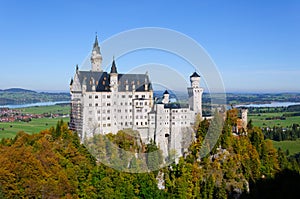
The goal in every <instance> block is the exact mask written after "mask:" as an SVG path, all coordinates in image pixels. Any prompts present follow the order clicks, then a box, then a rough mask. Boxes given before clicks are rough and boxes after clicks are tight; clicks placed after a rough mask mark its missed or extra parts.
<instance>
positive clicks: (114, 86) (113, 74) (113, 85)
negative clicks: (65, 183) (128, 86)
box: [110, 58, 118, 91]
mask: <svg viewBox="0 0 300 199" xmlns="http://www.w3.org/2000/svg"><path fill="white" fill-rule="evenodd" d="M110 90H111V91H118V71H117V67H116V62H115V59H114V58H113V62H112V64H111V68H110Z"/></svg>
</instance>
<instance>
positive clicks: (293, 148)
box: [272, 139, 300, 155]
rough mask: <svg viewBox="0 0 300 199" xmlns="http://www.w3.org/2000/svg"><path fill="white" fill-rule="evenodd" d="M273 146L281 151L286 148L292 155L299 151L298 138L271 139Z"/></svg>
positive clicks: (299, 141)
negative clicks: (278, 140)
mask: <svg viewBox="0 0 300 199" xmlns="http://www.w3.org/2000/svg"><path fill="white" fill-rule="evenodd" d="M272 142H273V145H274V147H275V148H276V149H277V148H281V149H282V150H283V151H286V150H287V149H288V150H289V152H290V155H293V154H295V153H299V152H300V139H298V140H285V141H280V142H277V141H272Z"/></svg>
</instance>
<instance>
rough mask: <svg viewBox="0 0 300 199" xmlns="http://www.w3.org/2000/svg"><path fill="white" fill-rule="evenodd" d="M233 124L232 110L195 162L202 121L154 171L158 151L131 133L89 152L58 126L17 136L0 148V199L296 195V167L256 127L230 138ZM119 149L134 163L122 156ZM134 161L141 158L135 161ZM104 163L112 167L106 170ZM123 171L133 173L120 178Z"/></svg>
mask: <svg viewBox="0 0 300 199" xmlns="http://www.w3.org/2000/svg"><path fill="white" fill-rule="evenodd" d="M216 117H219V116H218V115H216ZM235 122H236V114H235V111H229V112H228V113H227V119H226V121H225V125H224V127H223V131H222V134H221V136H220V137H219V140H218V144H217V146H219V147H218V148H216V147H215V148H213V149H212V151H211V153H210V154H208V155H206V156H205V157H203V158H201V159H200V158H199V156H200V153H201V147H202V145H204V143H203V139H204V137H205V136H206V134H207V132H208V127H209V121H207V120H204V121H202V122H201V123H200V124H199V126H198V131H197V133H196V140H195V141H194V143H192V145H191V146H190V148H189V149H188V151H186V154H185V156H184V158H181V159H180V160H179V163H178V164H172V165H169V166H165V167H163V168H161V169H160V170H159V171H153V170H152V169H151V168H155V167H156V165H157V164H161V161H160V157H159V156H156V155H155V154H153V153H151V152H153V151H157V150H158V148H157V147H156V145H155V144H153V143H150V144H148V145H145V144H143V143H140V141H139V140H140V138H139V136H136V135H135V134H134V133H133V132H132V133H131V134H130V132H124V131H120V132H118V133H117V134H116V135H112V134H108V135H99V136H98V137H96V139H91V140H87V141H88V142H91V143H92V148H90V149H89V150H90V151H88V150H87V147H86V145H85V146H84V145H82V144H80V142H79V138H78V136H77V135H76V133H74V132H71V131H70V130H68V127H67V124H65V123H63V122H58V123H57V125H56V127H55V128H54V127H52V128H50V129H48V130H44V131H42V132H40V133H38V134H34V135H28V134H26V133H24V132H20V133H19V134H18V135H17V136H16V137H15V138H14V139H3V140H2V141H1V142H0V153H1V156H0V185H1V186H0V198H203V199H204V198H206V199H208V198H211V199H212V198H220V199H225V198H293V197H294V196H296V195H297V194H298V190H299V188H300V187H299V183H298V182H299V179H300V175H299V171H300V169H299V163H297V160H296V159H290V157H289V158H288V157H287V156H286V154H285V152H284V151H282V150H276V149H275V148H274V147H273V145H272V142H271V141H269V140H264V137H263V134H262V132H261V130H260V129H259V128H256V127H253V128H250V129H249V131H248V136H238V137H237V136H233V134H232V133H231V127H232V125H234V123H235ZM122 149H123V150H122ZM124 150H125V151H128V152H131V153H132V154H136V156H135V155H134V156H133V157H130V156H127V155H126V154H124ZM93 152H96V154H98V155H97V158H98V160H99V161H96V159H95V157H96V156H95V157H94V156H92V154H93ZM142 154H146V155H145V156H143V157H142V156H141V157H138V156H140V155H142ZM24 157H25V158H24ZM103 163H104V164H105V165H108V166H105V165H104V164H103ZM112 164H114V165H119V168H115V169H113V168H111V165H112ZM153 166H154V167H153ZM124 167H125V168H128V169H132V168H134V169H135V170H136V172H135V173H127V172H121V171H120V169H121V168H124ZM144 167H148V168H149V170H148V172H146V173H139V171H140V169H142V168H144ZM158 181H159V182H161V186H160V189H159V188H158Z"/></svg>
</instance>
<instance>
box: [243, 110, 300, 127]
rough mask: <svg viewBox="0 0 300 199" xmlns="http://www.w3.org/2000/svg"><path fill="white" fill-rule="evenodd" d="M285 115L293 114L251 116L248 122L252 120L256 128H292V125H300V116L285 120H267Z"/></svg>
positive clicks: (280, 113)
mask: <svg viewBox="0 0 300 199" xmlns="http://www.w3.org/2000/svg"><path fill="white" fill-rule="evenodd" d="M285 113H291V112H279V113H260V114H249V115H248V120H250V119H251V120H252V124H253V125H254V126H259V127H267V126H269V127H273V126H283V127H286V126H291V125H292V124H300V116H293V117H286V119H285V120H266V118H268V117H277V116H278V117H280V116H282V115H283V114H285Z"/></svg>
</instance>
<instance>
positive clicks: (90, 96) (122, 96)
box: [89, 95, 146, 99]
mask: <svg viewBox="0 0 300 199" xmlns="http://www.w3.org/2000/svg"><path fill="white" fill-rule="evenodd" d="M126 96H128V98H132V97H133V96H132V95H121V98H126ZM134 97H135V98H139V97H140V98H143V99H145V98H146V95H140V96H139V95H135V96H134ZM92 98H93V96H92V95H89V99H92ZM98 98H99V96H98V95H95V99H98ZM102 98H103V99H105V98H107V99H110V95H102ZM117 98H119V95H117Z"/></svg>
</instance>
